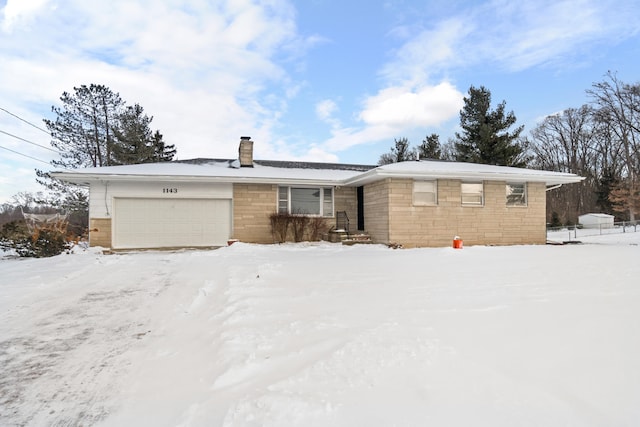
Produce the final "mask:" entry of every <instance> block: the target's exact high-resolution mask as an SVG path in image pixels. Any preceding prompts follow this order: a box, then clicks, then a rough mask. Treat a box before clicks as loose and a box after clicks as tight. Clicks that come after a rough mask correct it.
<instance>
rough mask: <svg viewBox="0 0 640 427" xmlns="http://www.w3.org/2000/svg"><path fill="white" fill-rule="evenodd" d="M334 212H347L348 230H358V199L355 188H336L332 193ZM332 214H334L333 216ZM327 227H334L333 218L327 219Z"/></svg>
mask: <svg viewBox="0 0 640 427" xmlns="http://www.w3.org/2000/svg"><path fill="white" fill-rule="evenodd" d="M333 194H334V196H333V197H334V198H333V203H334V210H335V212H338V211H345V212H347V217H349V230H350V231H352V232H353V231H356V229H357V228H358V199H357V197H356V188H355V187H338V188H336V189H334V191H333ZM335 212H334V214H335ZM327 221H328V224H329V226H335V225H336V220H335V218H327Z"/></svg>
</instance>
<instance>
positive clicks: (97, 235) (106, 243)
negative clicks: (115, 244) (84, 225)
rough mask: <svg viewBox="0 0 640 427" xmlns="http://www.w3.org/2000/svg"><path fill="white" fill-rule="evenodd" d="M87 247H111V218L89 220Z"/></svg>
mask: <svg viewBox="0 0 640 427" xmlns="http://www.w3.org/2000/svg"><path fill="white" fill-rule="evenodd" d="M89 246H102V247H105V248H110V247H111V218H90V219H89Z"/></svg>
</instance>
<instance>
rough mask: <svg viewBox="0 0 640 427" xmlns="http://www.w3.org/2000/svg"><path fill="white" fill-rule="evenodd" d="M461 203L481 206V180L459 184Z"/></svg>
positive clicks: (482, 192) (482, 190)
mask: <svg viewBox="0 0 640 427" xmlns="http://www.w3.org/2000/svg"><path fill="white" fill-rule="evenodd" d="M460 193H461V195H462V204H463V205H468V206H482V205H483V203H484V184H483V183H482V182H463V183H462V184H461V185H460Z"/></svg>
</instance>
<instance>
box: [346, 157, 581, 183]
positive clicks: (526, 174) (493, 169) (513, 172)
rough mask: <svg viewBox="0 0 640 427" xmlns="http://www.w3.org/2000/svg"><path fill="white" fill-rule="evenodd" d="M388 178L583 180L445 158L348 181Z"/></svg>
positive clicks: (379, 170)
mask: <svg viewBox="0 0 640 427" xmlns="http://www.w3.org/2000/svg"><path fill="white" fill-rule="evenodd" d="M389 177H398V178H401V177H404V178H423V179H438V178H451V179H463V180H476V181H509V182H544V183H546V184H547V185H558V184H569V183H575V182H580V181H582V180H583V179H584V178H582V177H580V176H578V175H575V174H572V173H562V172H549V171H543V170H537V169H525V168H514V167H508V166H493V165H484V164H478V163H463V162H449V161H443V160H420V161H408V162H400V163H392V164H388V165H384V166H379V167H377V168H375V169H372V170H370V171H368V172H365V173H363V174H360V175H359V176H357V177H354V178H353V179H351V180H350V181H348V183H349V184H358V185H362V184H365V183H367V182H372V181H376V180H378V179H382V178H389Z"/></svg>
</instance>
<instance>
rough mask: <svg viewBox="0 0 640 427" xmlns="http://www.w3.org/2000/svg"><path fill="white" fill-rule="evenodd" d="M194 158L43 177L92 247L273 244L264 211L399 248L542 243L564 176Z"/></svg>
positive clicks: (247, 149)
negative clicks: (84, 194) (82, 212)
mask: <svg viewBox="0 0 640 427" xmlns="http://www.w3.org/2000/svg"><path fill="white" fill-rule="evenodd" d="M239 154H240V155H239V157H240V158H239V159H238V160H223V159H194V160H188V161H176V162H168V163H151V164H140V165H126V166H111V167H102V168H88V169H78V170H72V171H64V172H52V175H53V176H54V177H56V178H58V179H60V180H63V181H66V182H70V183H75V184H79V185H83V186H87V187H88V188H89V191H90V202H89V223H90V224H89V228H90V230H89V232H90V244H91V245H92V246H103V247H109V248H113V249H133V248H163V247H211V246H221V245H226V244H227V242H228V241H229V240H230V239H237V240H240V241H243V242H254V243H273V242H274V236H273V234H272V230H271V226H270V220H269V217H270V215H271V214H273V213H274V212H282V213H284V212H287V213H306V214H308V215H312V216H318V217H322V218H324V219H325V220H326V221H327V223H328V225H330V226H334V227H335V225H336V214H337V213H338V212H344V213H346V216H347V217H348V218H349V220H350V221H349V229H350V231H352V232H354V231H356V230H360V231H366V232H367V233H369V235H370V236H371V238H372V240H373V241H374V242H377V243H385V244H390V243H395V244H401V245H403V246H404V247H428V246H448V245H450V244H451V241H452V239H453V237H454V236H460V237H461V238H462V239H463V240H464V242H465V245H474V244H481V245H512V244H542V243H545V241H546V231H545V200H546V192H547V191H548V190H550V189H553V188H556V187H558V186H560V185H563V184H571V183H576V182H580V181H581V180H582V178H581V177H579V176H577V175H574V174H567V173H557V172H547V171H539V170H530V169H520V168H510V167H502V166H490V165H479V164H472V163H456V162H445V161H429V160H421V161H410V162H402V163H395V164H391V165H385V166H379V167H375V166H370V165H348V164H328V163H308V162H282V161H260V160H254V159H253V142H252V141H251V140H250V139H249V138H247V137H243V138H242V139H241V141H240V149H239Z"/></svg>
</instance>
